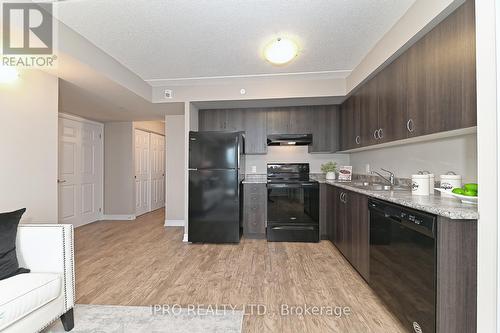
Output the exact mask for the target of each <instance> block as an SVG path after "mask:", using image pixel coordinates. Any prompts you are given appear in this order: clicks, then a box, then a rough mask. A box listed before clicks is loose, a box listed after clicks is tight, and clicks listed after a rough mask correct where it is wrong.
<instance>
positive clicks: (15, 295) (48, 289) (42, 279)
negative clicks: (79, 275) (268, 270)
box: [0, 224, 75, 333]
mask: <svg viewBox="0 0 500 333" xmlns="http://www.w3.org/2000/svg"><path fill="white" fill-rule="evenodd" d="M16 248H17V258H18V260H19V265H20V266H21V267H25V268H29V269H30V270H31V273H28V274H19V275H16V276H14V277H11V278H8V279H5V280H1V281H0V332H2V333H31V332H40V331H42V330H43V329H44V328H46V327H47V326H48V325H50V324H51V323H52V322H54V321H55V320H57V319H59V318H61V320H62V322H63V326H64V328H65V329H66V330H67V331H69V330H71V329H72V328H73V306H74V304H75V268H74V255H73V226H72V225H68V224H20V225H19V228H18V232H17V243H16Z"/></svg>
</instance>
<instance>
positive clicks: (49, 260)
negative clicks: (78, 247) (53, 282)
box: [16, 224, 75, 310]
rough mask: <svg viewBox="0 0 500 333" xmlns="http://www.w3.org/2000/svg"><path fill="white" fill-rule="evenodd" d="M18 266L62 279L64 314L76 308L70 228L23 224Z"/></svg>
mask: <svg viewBox="0 0 500 333" xmlns="http://www.w3.org/2000/svg"><path fill="white" fill-rule="evenodd" d="M16 252H17V258H18V260H19V266H21V267H25V268H29V269H30V270H31V271H32V272H36V273H59V274H61V275H62V277H63V291H64V294H65V296H64V299H65V301H64V305H65V310H69V309H71V308H73V306H74V305H75V265H74V262H75V260H74V246H73V226H72V225H71V224H20V225H19V228H18V230H17V242H16Z"/></svg>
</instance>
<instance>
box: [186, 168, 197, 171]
mask: <svg viewBox="0 0 500 333" xmlns="http://www.w3.org/2000/svg"><path fill="white" fill-rule="evenodd" d="M188 171H198V169H191V168H189V169H188Z"/></svg>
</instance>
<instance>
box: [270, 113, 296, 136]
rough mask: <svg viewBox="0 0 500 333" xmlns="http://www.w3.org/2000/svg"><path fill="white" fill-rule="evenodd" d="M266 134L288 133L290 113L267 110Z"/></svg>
mask: <svg viewBox="0 0 500 333" xmlns="http://www.w3.org/2000/svg"><path fill="white" fill-rule="evenodd" d="M266 117H267V134H283V133H289V128H290V127H289V126H290V112H289V111H288V110H286V109H283V108H268V109H267V116H266Z"/></svg>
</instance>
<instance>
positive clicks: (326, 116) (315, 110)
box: [307, 105, 340, 153]
mask: <svg viewBox="0 0 500 333" xmlns="http://www.w3.org/2000/svg"><path fill="white" fill-rule="evenodd" d="M309 112H310V113H309V119H308V120H307V122H309V124H310V125H309V130H310V133H311V134H312V135H313V142H312V145H310V146H309V147H308V151H309V153H332V152H336V151H338V150H339V149H340V136H339V125H340V115H339V106H338V105H320V106H314V107H311V110H310V111H309Z"/></svg>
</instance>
